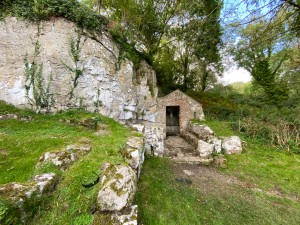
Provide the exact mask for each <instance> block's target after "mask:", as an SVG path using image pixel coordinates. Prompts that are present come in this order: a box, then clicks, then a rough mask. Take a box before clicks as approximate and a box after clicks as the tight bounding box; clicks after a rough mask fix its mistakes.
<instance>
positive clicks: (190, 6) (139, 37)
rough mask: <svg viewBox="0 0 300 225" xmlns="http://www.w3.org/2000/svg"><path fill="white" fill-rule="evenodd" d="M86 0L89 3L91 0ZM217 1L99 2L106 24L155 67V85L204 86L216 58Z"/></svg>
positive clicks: (156, 0) (214, 66)
mask: <svg viewBox="0 0 300 225" xmlns="http://www.w3.org/2000/svg"><path fill="white" fill-rule="evenodd" d="M86 2H89V3H92V4H91V5H94V6H95V1H94V0H86ZM220 2H221V1H219V0H213V1H197V0H191V1H183V0H147V1H146V0H126V1H124V0H105V1H103V2H102V5H101V7H102V9H103V10H104V9H106V11H109V12H110V19H111V21H112V22H111V24H112V25H111V30H112V31H113V32H116V33H117V35H119V36H121V37H122V39H123V40H125V41H126V42H128V43H130V44H132V45H133V46H134V47H135V49H137V50H138V51H139V52H140V53H141V55H143V56H144V57H145V58H146V59H147V61H148V63H150V64H152V65H153V67H154V68H155V69H156V70H157V77H158V82H159V85H160V86H165V87H167V88H165V89H166V90H171V89H173V88H178V87H180V88H181V89H182V90H186V89H187V88H195V87H198V86H201V87H202V88H200V89H201V90H203V91H204V90H205V89H206V87H207V86H208V77H210V76H214V75H215V74H216V71H218V70H217V69H216V68H217V66H216V64H217V63H219V62H220V56H219V48H218V45H219V44H220V40H221V38H220V37H221V33H222V32H221V27H220V24H219V15H220V9H221V7H222V4H221V3H220ZM166 56H168V57H170V58H167V57H166ZM172 61H173V62H172ZM170 65H172V68H171V66H170ZM219 68H220V67H219ZM203 73H204V75H203ZM203 80H204V81H203ZM166 81H168V83H166ZM169 82H172V85H170V83H169ZM200 84H202V85H200Z"/></svg>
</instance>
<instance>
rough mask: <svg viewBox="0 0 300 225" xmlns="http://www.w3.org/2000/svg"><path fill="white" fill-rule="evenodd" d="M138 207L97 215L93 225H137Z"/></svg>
mask: <svg viewBox="0 0 300 225" xmlns="http://www.w3.org/2000/svg"><path fill="white" fill-rule="evenodd" d="M137 213H138V206H137V205H133V206H130V207H127V208H125V209H123V210H121V211H118V212H106V213H97V214H96V216H95V218H94V221H93V225H103V224H114V225H137V224H138V223H137Z"/></svg>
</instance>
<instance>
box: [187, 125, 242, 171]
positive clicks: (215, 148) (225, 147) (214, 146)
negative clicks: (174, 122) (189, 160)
mask: <svg viewBox="0 0 300 225" xmlns="http://www.w3.org/2000/svg"><path fill="white" fill-rule="evenodd" d="M182 136H183V137H184V138H185V140H186V141H188V142H189V143H190V144H192V145H193V146H194V147H195V148H196V149H197V152H198V155H199V156H200V157H201V158H202V159H206V158H211V157H213V156H214V155H218V154H221V153H222V154H237V153H241V152H242V142H241V140H240V138H239V137H238V136H231V137H220V138H218V137H217V136H216V135H215V134H214V132H213V131H212V129H210V128H209V127H208V126H207V125H204V124H198V123H193V122H192V121H190V122H189V126H188V129H187V131H185V132H183V133H182ZM221 161H224V160H223V159H222V160H221V159H220V160H216V161H215V164H216V165H219V164H222V165H221V166H220V167H224V166H223V164H224V165H225V164H226V162H225V161H224V162H221Z"/></svg>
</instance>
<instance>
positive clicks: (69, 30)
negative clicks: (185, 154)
mask: <svg viewBox="0 0 300 225" xmlns="http://www.w3.org/2000/svg"><path fill="white" fill-rule="evenodd" d="M0 99H1V100H4V101H6V102H9V103H11V104H14V105H16V106H18V107H23V108H32V109H34V110H41V111H46V110H48V111H50V112H56V111H59V110H65V109H68V108H74V107H83V108H85V109H87V110H88V111H95V112H99V113H102V114H103V115H106V116H109V117H112V118H115V119H119V120H133V121H134V120H136V119H141V120H146V121H151V122H155V120H156V111H157V109H156V107H157V101H156V100H157V87H156V76H155V72H154V71H153V70H152V69H151V67H150V66H149V65H148V64H147V63H146V62H141V63H140V65H139V66H138V68H137V67H136V66H134V65H133V63H132V62H130V61H128V60H125V59H120V50H119V47H118V45H117V44H116V43H115V42H114V41H113V40H112V38H111V37H110V35H109V34H108V33H106V32H103V33H102V34H91V33H89V32H88V31H85V30H81V29H79V28H78V27H76V25H75V24H74V23H72V22H69V21H67V20H65V19H61V18H53V19H51V20H50V21H44V22H41V23H39V24H34V23H29V22H25V21H20V20H17V19H16V18H14V17H8V18H6V19H5V20H4V21H0Z"/></svg>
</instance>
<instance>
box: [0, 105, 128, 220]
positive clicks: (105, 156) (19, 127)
mask: <svg viewBox="0 0 300 225" xmlns="http://www.w3.org/2000/svg"><path fill="white" fill-rule="evenodd" d="M6 113H16V114H19V115H31V116H33V120H32V121H27V122H26V121H18V120H13V119H12V120H5V121H3V120H2V121H1V120H0V150H1V152H2V157H1V156H0V167H1V169H0V184H1V183H2V184H3V183H7V182H13V181H14V182H24V181H26V180H28V179H29V178H30V177H32V176H33V175H34V174H35V173H37V172H41V171H36V169H35V165H36V163H37V161H38V159H39V157H40V156H41V155H42V154H43V153H44V152H46V151H52V150H60V149H63V148H64V147H66V146H67V145H68V144H74V143H78V142H81V141H85V140H86V139H89V140H90V144H91V145H92V151H91V153H89V154H87V155H86V156H84V157H83V158H81V159H80V160H79V161H78V162H76V163H75V164H74V165H73V166H71V167H70V168H69V169H68V170H67V171H65V172H64V173H62V174H61V175H62V178H61V182H60V183H59V185H58V187H57V190H56V191H54V192H53V193H52V194H51V196H49V197H47V199H45V202H44V204H43V206H42V207H37V208H35V209H33V210H36V211H37V212H38V215H37V216H36V217H35V218H34V221H33V222H32V224H82V225H83V224H90V223H91V221H92V219H93V215H92V214H91V213H90V212H89V210H90V209H91V208H92V207H93V206H94V203H95V199H96V192H97V189H98V188H99V187H98V186H97V185H96V186H94V187H92V188H88V189H85V188H83V187H82V185H81V182H86V183H88V182H91V181H92V180H93V179H95V174H93V172H96V173H99V168H100V165H101V164H102V163H103V162H106V161H109V162H114V163H122V162H123V159H122V157H121V155H120V153H119V149H120V146H122V145H123V144H124V143H125V142H126V140H127V138H128V136H130V135H133V133H132V132H131V131H130V130H128V129H127V128H125V127H123V126H122V125H120V124H119V123H117V122H116V121H114V120H112V119H109V118H106V117H103V116H100V115H96V114H90V113H85V112H80V111H69V112H65V113H62V114H57V115H35V114H33V113H31V112H28V111H23V110H18V109H16V108H14V107H12V106H9V105H6V104H4V103H3V102H0V114H6ZM93 116H97V117H98V118H99V120H100V121H101V124H104V125H105V126H106V127H107V128H106V129H107V130H109V131H110V132H111V133H110V134H109V135H105V136H96V135H94V131H93V130H92V129H88V128H86V127H83V126H79V125H72V124H67V123H65V122H63V121H64V120H66V119H68V120H70V119H75V120H83V119H85V118H91V117H93ZM49 171H55V172H58V171H57V170H56V169H55V168H53V167H46V168H44V169H43V172H49Z"/></svg>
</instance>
